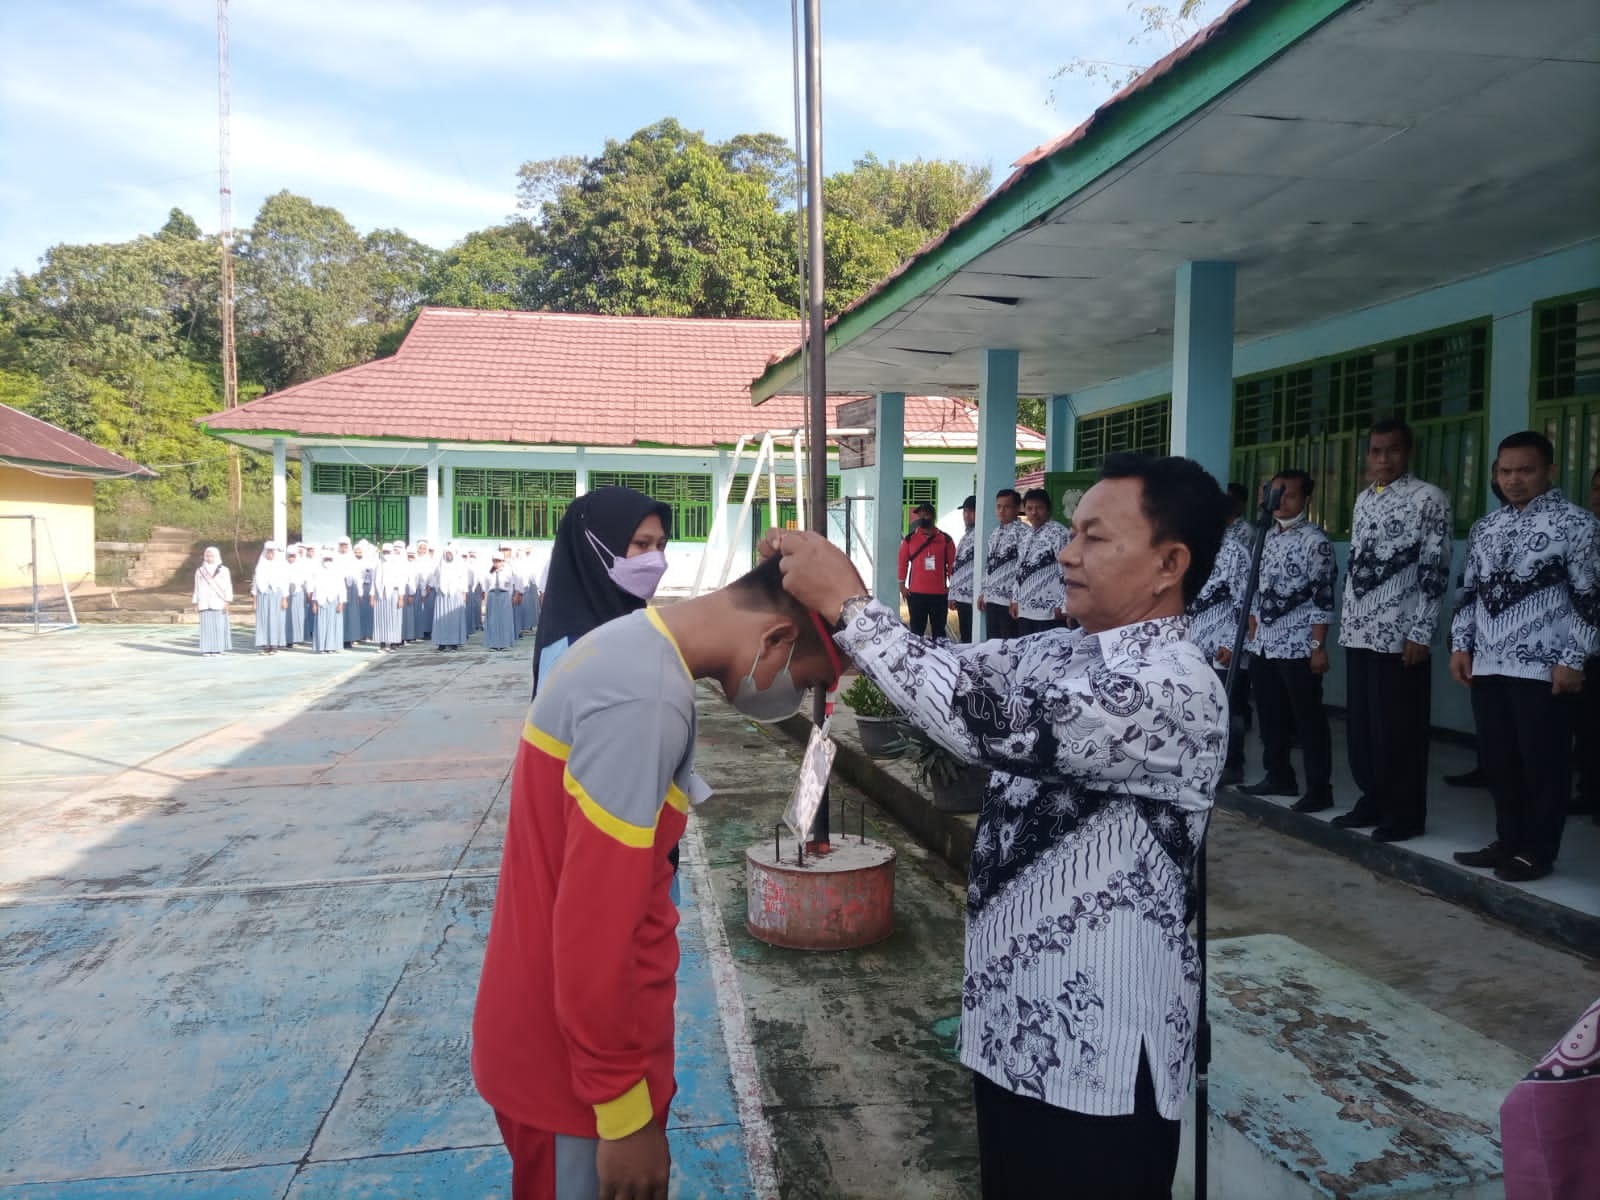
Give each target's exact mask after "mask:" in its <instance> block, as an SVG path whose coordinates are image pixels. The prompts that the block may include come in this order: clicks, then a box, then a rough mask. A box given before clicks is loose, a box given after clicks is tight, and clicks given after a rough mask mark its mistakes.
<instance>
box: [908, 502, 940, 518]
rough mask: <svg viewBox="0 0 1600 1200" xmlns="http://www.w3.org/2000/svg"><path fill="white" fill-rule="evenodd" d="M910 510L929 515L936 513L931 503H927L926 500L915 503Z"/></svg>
mask: <svg viewBox="0 0 1600 1200" xmlns="http://www.w3.org/2000/svg"><path fill="white" fill-rule="evenodd" d="M911 511H912V512H914V513H927V514H928V515H929V516H930V517H931V516H935V515H937V514H936V513H935V511H934V507H933V505H931V504H929V503H928V502H927V501H926V500H924V501H923V502H922V503H921V504H919V505H917V506H916V507H915V508H913V509H912V510H911Z"/></svg>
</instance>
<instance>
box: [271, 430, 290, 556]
mask: <svg viewBox="0 0 1600 1200" xmlns="http://www.w3.org/2000/svg"><path fill="white" fill-rule="evenodd" d="M288 458H289V454H288V445H287V443H285V441H284V439H283V438H273V439H272V540H273V541H275V542H277V543H278V545H279V546H286V545H288V544H289V461H288Z"/></svg>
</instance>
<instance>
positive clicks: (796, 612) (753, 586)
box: [728, 554, 823, 654]
mask: <svg viewBox="0 0 1600 1200" xmlns="http://www.w3.org/2000/svg"><path fill="white" fill-rule="evenodd" d="M781 562H782V559H781V557H780V556H779V555H776V554H774V555H773V556H772V557H771V558H764V559H762V560H761V561H760V562H758V563H757V564H756V565H755V567H754V568H753V569H752V570H750V571H747V572H746V573H745V574H743V575H741V576H739V578H737V579H735V580H734V581H733V582H732V583H730V584H729V585H728V592H729V594H730V595H731V596H732V597H733V602H734V603H735V604H737V605H738V606H739V607H740V608H743V609H746V610H749V611H752V612H769V613H772V614H774V615H775V616H780V617H786V618H788V619H789V620H791V621H793V622H794V623H795V627H796V628H798V629H799V630H800V637H799V638H798V640H797V641H796V642H795V653H796V654H820V653H822V652H823V646H822V635H821V634H819V633H818V632H817V626H816V624H815V622H813V621H812V620H811V616H810V609H808V608H806V606H805V605H803V604H801V603H800V601H798V600H796V599H795V598H794V597H793V596H791V595H789V593H788V592H786V591H784V590H783V569H782V567H781V566H780V563H781Z"/></svg>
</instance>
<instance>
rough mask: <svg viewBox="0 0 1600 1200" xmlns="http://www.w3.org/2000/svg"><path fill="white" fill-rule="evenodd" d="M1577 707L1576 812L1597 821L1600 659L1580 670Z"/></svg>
mask: <svg viewBox="0 0 1600 1200" xmlns="http://www.w3.org/2000/svg"><path fill="white" fill-rule="evenodd" d="M1576 707H1577V710H1578V724H1577V726H1576V727H1575V733H1576V736H1575V737H1574V738H1573V747H1572V749H1573V752H1574V753H1575V754H1576V756H1577V763H1576V766H1577V768H1578V800H1579V802H1580V803H1579V810H1580V811H1581V812H1586V813H1592V814H1593V815H1594V816H1595V818H1596V819H1597V820H1600V658H1591V659H1590V660H1589V662H1588V664H1587V665H1586V666H1585V667H1584V669H1583V691H1581V692H1579V693H1578V696H1577V702H1576Z"/></svg>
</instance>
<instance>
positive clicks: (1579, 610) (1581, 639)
mask: <svg viewBox="0 0 1600 1200" xmlns="http://www.w3.org/2000/svg"><path fill="white" fill-rule="evenodd" d="M1572 524H1573V532H1572V536H1571V537H1569V538H1568V539H1567V587H1568V589H1569V590H1570V593H1571V595H1572V627H1571V628H1572V634H1571V637H1570V638H1569V639H1568V641H1567V645H1566V647H1565V649H1563V650H1562V652H1561V657H1560V659H1559V662H1560V663H1561V665H1562V666H1564V667H1571V668H1572V669H1573V670H1574V671H1581V670H1583V667H1584V664H1585V663H1586V662H1588V661H1589V660H1590V659H1591V658H1593V657H1595V655H1597V654H1600V521H1597V520H1595V518H1594V517H1592V516H1590V515H1589V514H1588V513H1586V512H1578V513H1576V514H1575V519H1574V521H1573V523H1572ZM1584 686H1585V687H1600V680H1588V681H1586V682H1585V683H1584Z"/></svg>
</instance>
